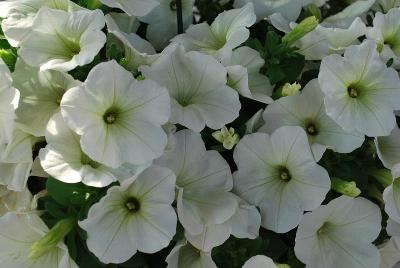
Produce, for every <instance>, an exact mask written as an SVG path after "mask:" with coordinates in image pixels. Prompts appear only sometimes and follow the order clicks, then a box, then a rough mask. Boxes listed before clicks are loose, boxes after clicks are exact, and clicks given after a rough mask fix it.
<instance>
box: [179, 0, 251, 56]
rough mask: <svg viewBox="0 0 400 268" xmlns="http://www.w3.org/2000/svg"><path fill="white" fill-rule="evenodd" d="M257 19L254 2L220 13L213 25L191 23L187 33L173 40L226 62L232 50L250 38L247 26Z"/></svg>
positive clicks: (188, 48) (189, 48) (187, 48)
mask: <svg viewBox="0 0 400 268" xmlns="http://www.w3.org/2000/svg"><path fill="white" fill-rule="evenodd" d="M255 20H256V16H255V14H254V7H253V4H247V5H245V6H244V7H242V8H240V9H231V10H228V11H224V12H222V13H220V14H219V15H218V16H217V17H216V18H215V20H214V22H213V23H212V24H211V26H210V25H208V24H207V23H205V22H203V23H200V24H195V25H191V26H190V27H189V28H188V29H187V30H186V33H184V34H180V35H177V36H175V37H174V38H173V39H172V42H175V43H181V44H183V45H184V47H185V49H186V50H187V51H190V50H196V51H201V52H204V53H208V54H210V55H213V56H215V57H216V58H217V59H218V60H219V61H221V62H223V63H225V62H228V61H229V59H230V57H231V55H232V50H233V49H234V48H236V47H238V46H239V45H241V44H242V43H244V42H245V41H246V40H247V39H248V38H249V36H250V31H249V30H248V29H247V28H248V27H250V26H251V25H253V24H254V22H255Z"/></svg>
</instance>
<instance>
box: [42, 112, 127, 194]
mask: <svg viewBox="0 0 400 268" xmlns="http://www.w3.org/2000/svg"><path fill="white" fill-rule="evenodd" d="M46 141H47V146H46V147H45V148H42V149H41V150H40V151H39V159H40V164H41V166H42V167H43V169H44V171H45V172H46V173H48V174H49V175H51V176H52V177H53V178H55V179H58V180H60V181H63V182H65V183H78V182H82V183H84V184H86V185H89V186H92V187H106V186H107V185H109V184H110V183H112V182H114V181H117V180H121V181H123V180H125V179H128V178H130V177H132V176H133V175H135V169H134V168H133V167H132V169H130V168H129V167H130V165H128V164H124V165H122V166H121V167H119V168H117V169H113V168H110V167H107V166H105V165H102V164H100V163H98V162H96V161H94V160H92V159H90V157H88V156H87V155H86V154H85V153H84V152H83V151H82V148H81V146H80V137H79V135H77V134H76V133H75V132H73V131H72V130H71V129H69V128H68V126H67V124H66V123H65V122H64V120H63V118H62V116H61V114H60V113H57V114H55V115H54V116H53V117H52V118H51V119H50V121H49V123H48V125H47V130H46Z"/></svg>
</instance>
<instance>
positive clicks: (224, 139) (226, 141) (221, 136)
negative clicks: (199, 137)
mask: <svg viewBox="0 0 400 268" xmlns="http://www.w3.org/2000/svg"><path fill="white" fill-rule="evenodd" d="M212 136H213V137H214V139H216V140H217V141H219V142H220V143H222V146H224V148H225V149H227V150H231V149H232V148H233V147H234V146H235V145H236V144H238V142H239V135H238V134H236V133H235V129H233V128H232V127H231V128H229V130H228V128H227V127H225V126H224V127H223V128H221V130H219V131H215V132H214V133H213V134H212Z"/></svg>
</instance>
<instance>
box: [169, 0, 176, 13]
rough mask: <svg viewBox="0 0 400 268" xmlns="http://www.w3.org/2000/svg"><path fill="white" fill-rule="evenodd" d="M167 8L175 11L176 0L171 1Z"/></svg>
mask: <svg viewBox="0 0 400 268" xmlns="http://www.w3.org/2000/svg"><path fill="white" fill-rule="evenodd" d="M169 8H170V9H171V10H172V11H176V0H172V1H171V2H170V3H169Z"/></svg>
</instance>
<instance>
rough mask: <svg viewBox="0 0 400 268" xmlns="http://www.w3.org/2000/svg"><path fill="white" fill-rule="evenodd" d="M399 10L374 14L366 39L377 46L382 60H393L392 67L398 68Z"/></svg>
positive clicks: (399, 56)
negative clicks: (374, 42)
mask: <svg viewBox="0 0 400 268" xmlns="http://www.w3.org/2000/svg"><path fill="white" fill-rule="evenodd" d="M399 17H400V8H392V9H391V10H389V12H388V13H387V14H382V13H381V12H377V13H375V18H374V21H373V27H369V28H368V30H367V38H369V39H373V40H375V41H376V43H377V44H378V47H379V49H380V55H381V57H382V59H383V60H384V61H385V62H387V61H388V60H390V59H393V67H395V68H399V67H400V20H399Z"/></svg>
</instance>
